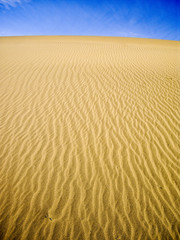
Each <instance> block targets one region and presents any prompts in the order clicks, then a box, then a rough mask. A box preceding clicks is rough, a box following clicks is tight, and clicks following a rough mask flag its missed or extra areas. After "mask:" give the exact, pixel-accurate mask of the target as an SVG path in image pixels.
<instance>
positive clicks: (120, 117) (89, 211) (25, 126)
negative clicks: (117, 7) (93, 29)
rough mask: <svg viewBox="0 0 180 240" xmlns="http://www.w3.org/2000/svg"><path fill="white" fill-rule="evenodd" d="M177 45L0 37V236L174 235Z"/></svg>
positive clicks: (178, 188)
mask: <svg viewBox="0 0 180 240" xmlns="http://www.w3.org/2000/svg"><path fill="white" fill-rule="evenodd" d="M179 50H180V44H179V42H176V41H163V40H145V39H128V38H104V37H99V38H98V37H11V38H0V88H1V90H0V93H1V95H0V113H1V115H0V239H7V240H11V239H12V240H13V239H14V240H22V239H25V240H37V239H38V240H39V239H46V240H51V239H53V240H68V239H69V240H70V239H71V240H81V239H83V240H120V239H121V240H130V239H132V240H138V239H143V240H145V239H148V240H149V239H153V240H155V239H158V240H162V239H167V240H170V239H173V240H176V239H177V240H178V239H180V212H179V209H180V151H179V146H180V145H179V139H180V127H179V126H180V124H179V123H180V121H179V117H180V111H179V103H180V99H179V93H180V88H179V82H178V81H179V80H180V78H179V76H180V75H179V73H180V71H179V69H178V66H180V61H179V60H180V59H179V57H178V56H180V55H179V54H180V52H179Z"/></svg>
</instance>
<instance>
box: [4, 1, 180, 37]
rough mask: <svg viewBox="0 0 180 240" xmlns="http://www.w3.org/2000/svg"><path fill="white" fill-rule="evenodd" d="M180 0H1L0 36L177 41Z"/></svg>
mask: <svg viewBox="0 0 180 240" xmlns="http://www.w3.org/2000/svg"><path fill="white" fill-rule="evenodd" d="M178 12H180V0H156V1H155V0H121V1H118V0H115V1H114V0H111V1H109V0H108V1H106V0H99V1H95V0H88V1H85V0H84V1H83V0H76V1H75V0H69V1H65V0H53V1H50V0H0V36H24V35H88V36H91V35H92V36H118V37H138V38H155V39H168V40H180V16H179V14H178Z"/></svg>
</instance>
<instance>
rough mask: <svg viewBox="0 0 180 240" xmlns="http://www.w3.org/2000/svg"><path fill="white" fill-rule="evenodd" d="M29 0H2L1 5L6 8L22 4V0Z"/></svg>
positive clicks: (24, 0) (25, 0) (23, 0)
mask: <svg viewBox="0 0 180 240" xmlns="http://www.w3.org/2000/svg"><path fill="white" fill-rule="evenodd" d="M27 1H29V0H0V6H3V7H5V8H7V9H8V8H9V7H15V6H16V5H17V4H21V3H22V2H27Z"/></svg>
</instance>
